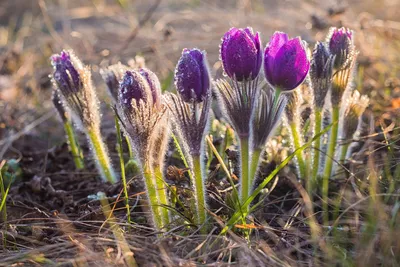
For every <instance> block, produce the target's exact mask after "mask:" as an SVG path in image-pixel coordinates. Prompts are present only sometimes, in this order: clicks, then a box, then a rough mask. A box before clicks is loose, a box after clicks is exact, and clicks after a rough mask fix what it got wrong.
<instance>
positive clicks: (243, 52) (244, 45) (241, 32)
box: [220, 27, 262, 81]
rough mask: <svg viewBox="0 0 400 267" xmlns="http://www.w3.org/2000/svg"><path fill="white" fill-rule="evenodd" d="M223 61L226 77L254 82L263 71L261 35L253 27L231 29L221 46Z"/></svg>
mask: <svg viewBox="0 0 400 267" xmlns="http://www.w3.org/2000/svg"><path fill="white" fill-rule="evenodd" d="M220 54H221V60H222V64H223V67H224V71H225V73H226V75H228V76H229V77H230V78H231V79H236V80H237V81H244V80H254V79H255V78H256V77H257V75H258V73H259V72H260V69H261V63H262V49H261V41H260V35H259V33H258V32H257V33H256V34H254V32H253V29H252V28H251V27H247V28H245V29H238V28H231V29H230V30H229V31H228V32H227V33H225V35H224V37H223V38H222V44H221V50H220Z"/></svg>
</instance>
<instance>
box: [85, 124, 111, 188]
mask: <svg viewBox="0 0 400 267" xmlns="http://www.w3.org/2000/svg"><path fill="white" fill-rule="evenodd" d="M87 134H88V137H89V139H90V142H91V145H92V149H93V153H94V156H95V158H96V162H97V166H98V169H99V171H100V174H101V176H102V178H103V180H105V181H108V182H110V183H115V182H116V181H117V177H116V175H115V172H114V169H113V167H112V165H111V162H110V158H109V157H108V153H107V150H106V146H105V144H104V142H103V140H102V138H101V134H100V129H97V128H92V129H88V131H87Z"/></svg>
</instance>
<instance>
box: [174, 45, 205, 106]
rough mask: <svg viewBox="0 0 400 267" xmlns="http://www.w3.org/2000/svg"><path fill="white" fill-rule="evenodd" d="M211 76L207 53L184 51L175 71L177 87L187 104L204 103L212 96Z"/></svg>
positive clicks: (193, 50)
mask: <svg viewBox="0 0 400 267" xmlns="http://www.w3.org/2000/svg"><path fill="white" fill-rule="evenodd" d="M210 84H211V83H210V74H209V71H208V65H207V57H206V52H205V51H200V50H199V49H197V48H194V49H187V48H185V49H183V51H182V56H181V58H180V59H179V61H178V64H177V65H176V69H175V86H176V89H177V91H178V92H179V95H180V96H181V97H182V99H183V100H184V101H185V102H197V103H200V102H203V101H204V100H205V99H206V98H207V97H208V95H209V94H210Z"/></svg>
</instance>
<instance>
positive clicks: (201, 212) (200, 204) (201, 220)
mask: <svg viewBox="0 0 400 267" xmlns="http://www.w3.org/2000/svg"><path fill="white" fill-rule="evenodd" d="M193 173H194V183H195V190H196V192H195V194H196V199H197V203H196V209H197V214H196V216H197V218H196V221H197V223H198V224H199V225H202V226H203V227H202V228H201V230H200V231H201V233H203V234H205V233H207V227H204V224H205V222H206V220H207V212H206V207H207V205H206V198H205V189H204V183H203V178H202V175H201V174H202V170H201V160H200V156H193Z"/></svg>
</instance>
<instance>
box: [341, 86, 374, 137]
mask: <svg viewBox="0 0 400 267" xmlns="http://www.w3.org/2000/svg"><path fill="white" fill-rule="evenodd" d="M368 105H369V98H368V97H367V96H365V95H363V96H361V95H360V93H359V92H358V91H354V93H353V95H352V97H351V98H350V100H349V103H348V106H347V109H346V111H345V113H344V118H343V139H345V140H348V139H352V138H353V135H354V134H355V133H356V131H357V129H358V125H359V121H360V118H361V115H362V114H363V113H364V111H365V109H366V108H367V107H368Z"/></svg>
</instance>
